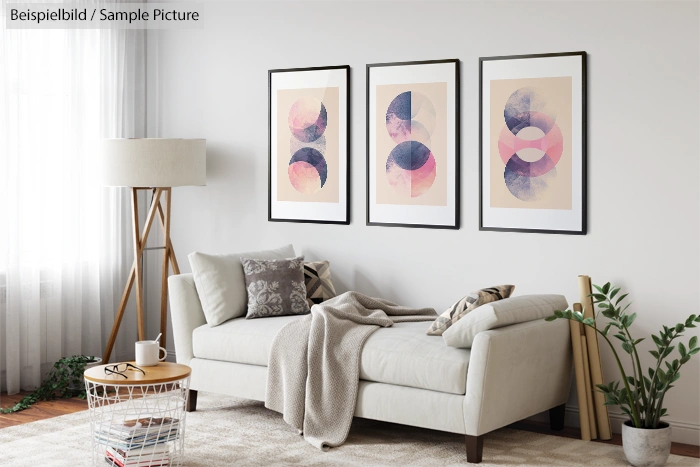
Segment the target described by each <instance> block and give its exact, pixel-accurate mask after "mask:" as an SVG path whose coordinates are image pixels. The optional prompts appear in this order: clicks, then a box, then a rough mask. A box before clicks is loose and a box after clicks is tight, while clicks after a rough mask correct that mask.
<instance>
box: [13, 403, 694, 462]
mask: <svg viewBox="0 0 700 467" xmlns="http://www.w3.org/2000/svg"><path fill="white" fill-rule="evenodd" d="M91 459H92V455H91V445H90V425H89V422H88V413H87V411H84V412H78V413H75V414H71V415H64V416H61V417H56V418H52V419H49V420H43V421H40V422H34V423H28V424H25V425H19V426H15V427H10V428H3V429H1V430H0V465H2V466H3V467H10V466H12V467H15V466H16V467H20V466H29V467H54V466H87V465H90V461H91ZM102 465H105V466H106V465H107V463H106V462H105V463H104V464H102ZM184 465H186V466H192V467H194V466H196V467H211V466H263V465H300V466H301V465H303V466H333V465H343V466H357V467H359V466H401V467H413V466H416V467H417V466H457V465H460V466H461V465H469V464H467V461H466V454H465V448H464V437H463V436H461V435H457V434H452V433H444V432H439V431H433V430H425V429H421V428H413V427H407V426H402V425H395V424H392V423H383V422H376V421H372V420H363V419H355V421H354V422H353V426H352V430H351V431H350V436H349V437H348V440H347V442H346V443H345V444H344V445H343V446H341V447H338V448H333V449H331V450H330V451H328V452H321V451H319V450H317V449H316V448H314V447H312V446H311V445H309V444H308V443H307V442H306V441H304V439H303V438H302V437H301V436H298V435H296V434H295V433H294V432H293V431H292V429H291V428H290V427H289V426H288V425H287V424H286V423H284V421H283V420H282V417H281V415H279V414H277V413H275V412H272V411H269V410H267V409H265V408H264V407H263V405H262V403H261V402H254V401H247V400H242V399H236V398H232V397H225V396H219V395H214V394H206V393H200V394H199V401H198V408H197V411H196V412H193V413H189V414H187V425H186V437H185V463H184ZM480 465H481V466H483V467H491V466H557V467H569V466H572V467H573V466H601V467H612V466H626V465H628V464H627V462H626V461H625V457H624V454H623V452H622V448H621V447H619V446H611V445H607V444H601V443H594V442H585V441H581V440H574V439H568V438H561V437H557V436H549V435H541V434H536V433H529V432H525V431H518V430H510V429H507V428H504V429H501V430H497V431H496V432H494V433H490V434H488V435H486V438H485V441H484V461H483V462H482V463H481V464H480ZM667 465H668V466H687V467H697V466H698V465H700V462H699V461H698V459H692V458H688V457H681V456H671V457H670V458H669V461H668V464H667Z"/></svg>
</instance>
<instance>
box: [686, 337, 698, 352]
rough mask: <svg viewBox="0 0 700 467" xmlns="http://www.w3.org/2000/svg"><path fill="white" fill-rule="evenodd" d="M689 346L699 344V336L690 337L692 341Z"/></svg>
mask: <svg viewBox="0 0 700 467" xmlns="http://www.w3.org/2000/svg"><path fill="white" fill-rule="evenodd" d="M688 346H689V347H690V349H691V350H692V349H694V348H695V347H697V346H698V336H693V337H691V338H690V342H688Z"/></svg>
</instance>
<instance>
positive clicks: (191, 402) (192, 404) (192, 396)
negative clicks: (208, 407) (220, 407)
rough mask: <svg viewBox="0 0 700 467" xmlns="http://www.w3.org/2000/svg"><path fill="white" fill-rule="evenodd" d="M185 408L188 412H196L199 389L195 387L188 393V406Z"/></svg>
mask: <svg viewBox="0 0 700 467" xmlns="http://www.w3.org/2000/svg"><path fill="white" fill-rule="evenodd" d="M185 410H186V411H188V412H194V411H195V410H197V391H195V390H194V389H190V390H189V394H188V395H187V406H186V407H185Z"/></svg>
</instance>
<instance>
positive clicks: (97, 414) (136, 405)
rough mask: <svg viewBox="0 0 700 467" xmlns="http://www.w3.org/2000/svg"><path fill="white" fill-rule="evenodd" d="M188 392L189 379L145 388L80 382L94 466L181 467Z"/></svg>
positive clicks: (86, 381)
mask: <svg viewBox="0 0 700 467" xmlns="http://www.w3.org/2000/svg"><path fill="white" fill-rule="evenodd" d="M189 387H190V377H189V376H187V377H186V378H184V379H181V380H179V381H173V382H168V383H147V384H105V383H95V382H92V381H88V380H87V379H85V389H86V392H87V400H88V407H89V411H90V427H91V430H92V452H93V465H94V466H103V465H105V464H106V465H111V466H116V467H157V466H181V465H182V460H183V456H184V451H185V416H186V414H187V412H186V411H185V404H186V403H187V395H188V390H189Z"/></svg>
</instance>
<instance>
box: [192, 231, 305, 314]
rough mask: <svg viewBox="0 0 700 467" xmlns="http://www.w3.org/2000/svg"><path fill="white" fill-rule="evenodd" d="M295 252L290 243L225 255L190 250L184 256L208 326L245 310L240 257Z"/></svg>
mask: <svg viewBox="0 0 700 467" xmlns="http://www.w3.org/2000/svg"><path fill="white" fill-rule="evenodd" d="M295 256H296V254H295V253H294V247H293V246H292V245H286V246H283V247H281V248H277V249H275V250H264V251H251V252H248V253H233V254H228V255H208V254H205V253H197V252H195V253H190V255H189V256H188V258H189V260H190V267H191V268H192V276H193V277H194V284H195V287H196V288H197V294H198V295H199V300H200V301H201V302H202V309H203V310H204V316H205V318H206V319H207V323H208V324H209V326H218V325H219V324H221V323H223V322H224V321H228V320H229V319H232V318H238V317H239V316H243V315H245V314H246V310H247V305H248V294H247V292H246V287H245V276H244V275H243V265H242V264H241V258H255V259H285V258H294V257H295Z"/></svg>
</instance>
